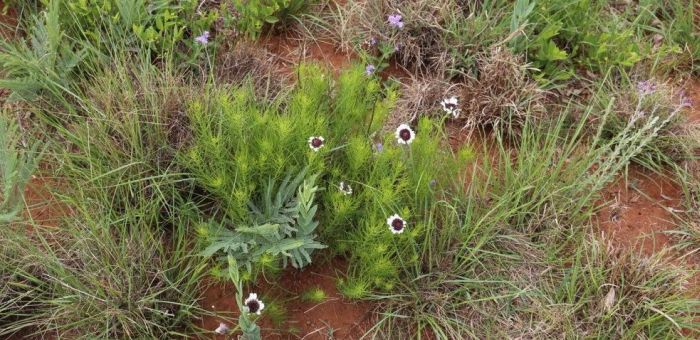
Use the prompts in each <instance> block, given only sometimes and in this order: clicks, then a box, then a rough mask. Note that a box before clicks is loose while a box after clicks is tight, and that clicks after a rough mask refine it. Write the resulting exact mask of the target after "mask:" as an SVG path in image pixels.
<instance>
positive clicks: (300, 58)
mask: <svg viewBox="0 0 700 340" xmlns="http://www.w3.org/2000/svg"><path fill="white" fill-rule="evenodd" d="M261 44H262V46H263V47H264V48H266V49H267V50H269V51H270V52H272V53H274V54H275V55H277V57H278V60H279V65H280V67H281V68H282V70H283V71H285V72H287V73H290V74H291V73H293V72H294V67H295V66H296V65H298V64H299V63H300V62H309V61H315V62H319V63H321V64H324V65H326V66H328V67H329V68H330V69H331V70H333V72H334V73H335V74H336V75H337V74H338V73H339V72H340V71H341V70H342V69H344V68H346V67H347V66H349V65H350V64H351V63H352V60H353V59H355V57H354V56H353V55H351V54H346V53H342V52H340V51H339V50H338V49H337V48H336V47H335V45H333V44H331V43H328V42H324V41H319V40H317V41H313V42H308V41H306V40H304V39H301V38H298V37H294V36H292V35H291V34H287V35H284V36H281V35H272V36H267V37H265V38H264V39H263V40H262V42H261Z"/></svg>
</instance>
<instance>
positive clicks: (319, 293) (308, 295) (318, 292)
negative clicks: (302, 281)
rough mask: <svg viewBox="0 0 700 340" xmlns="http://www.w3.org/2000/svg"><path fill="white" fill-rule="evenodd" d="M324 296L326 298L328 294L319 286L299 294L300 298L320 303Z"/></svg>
mask: <svg viewBox="0 0 700 340" xmlns="http://www.w3.org/2000/svg"><path fill="white" fill-rule="evenodd" d="M326 298H328V296H327V295H326V292H325V291H324V290H323V288H321V287H312V288H309V289H307V290H306V291H305V292H303V293H302V294H301V300H302V301H305V302H310V303H321V302H323V301H325V300H326Z"/></svg>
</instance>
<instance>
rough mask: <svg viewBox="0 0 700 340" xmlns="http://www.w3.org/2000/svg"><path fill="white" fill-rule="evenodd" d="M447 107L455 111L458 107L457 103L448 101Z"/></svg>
mask: <svg viewBox="0 0 700 340" xmlns="http://www.w3.org/2000/svg"><path fill="white" fill-rule="evenodd" d="M445 108H446V109H448V110H450V111H454V110H456V109H457V104H453V103H447V104H445Z"/></svg>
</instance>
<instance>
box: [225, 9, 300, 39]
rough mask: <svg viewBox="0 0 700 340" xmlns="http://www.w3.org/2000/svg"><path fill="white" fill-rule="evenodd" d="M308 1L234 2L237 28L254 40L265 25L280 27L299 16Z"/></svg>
mask: <svg viewBox="0 0 700 340" xmlns="http://www.w3.org/2000/svg"><path fill="white" fill-rule="evenodd" d="M310 2H313V1H308V0H260V1H249V0H234V1H233V4H234V6H235V8H236V10H237V11H238V18H237V25H238V28H239V29H240V30H241V31H243V32H244V33H245V34H247V35H248V37H250V38H251V39H256V38H257V37H258V36H259V35H260V34H261V33H262V31H263V28H264V26H265V25H280V24H284V23H285V22H287V21H289V20H290V19H292V18H293V17H295V16H297V15H299V14H301V13H302V12H303V11H304V9H305V8H306V6H308V5H309V3H310Z"/></svg>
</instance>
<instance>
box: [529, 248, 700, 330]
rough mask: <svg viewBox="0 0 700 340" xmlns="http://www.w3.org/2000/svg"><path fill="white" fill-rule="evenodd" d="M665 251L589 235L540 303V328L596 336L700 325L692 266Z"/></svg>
mask: <svg viewBox="0 0 700 340" xmlns="http://www.w3.org/2000/svg"><path fill="white" fill-rule="evenodd" d="M665 256H666V255H665V254H663V253H662V254H655V255H652V256H650V257H646V256H642V255H640V254H639V253H638V252H636V251H634V250H630V249H620V248H617V249H616V248H613V246H612V244H610V243H606V242H603V241H598V240H590V239H589V240H584V241H583V243H582V246H581V247H580V248H579V250H578V251H577V252H576V254H575V255H574V256H573V258H572V262H571V263H570V266H569V267H568V268H566V269H565V270H563V271H562V274H563V275H564V276H563V277H562V278H561V281H557V283H556V284H555V285H552V286H547V285H545V287H546V288H545V289H546V290H549V292H548V293H547V295H546V296H548V297H549V298H548V299H547V300H542V301H539V302H538V303H537V306H538V307H537V308H542V311H541V312H539V313H538V314H540V315H541V316H542V317H544V319H542V320H541V321H540V323H539V324H538V325H536V329H537V330H538V332H539V334H550V335H552V336H553V335H554V334H557V335H560V334H566V335H567V336H575V335H585V336H590V337H600V336H615V337H622V338H624V337H628V336H636V335H639V334H645V335H646V336H648V337H653V338H658V337H661V338H664V337H682V336H683V335H682V334H684V333H685V334H687V333H686V332H690V333H694V332H697V331H698V326H697V322H696V321H694V320H693V318H694V315H696V313H697V312H698V308H699V307H700V301H698V300H696V299H694V298H692V297H689V296H688V292H687V289H686V287H687V283H688V280H689V278H690V276H691V275H692V273H691V272H688V271H687V270H684V269H682V268H679V267H676V266H675V265H673V264H670V263H669V262H668V261H669V260H668V259H667V258H665Z"/></svg>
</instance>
